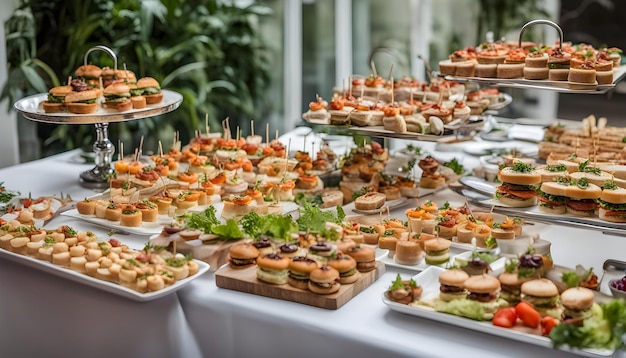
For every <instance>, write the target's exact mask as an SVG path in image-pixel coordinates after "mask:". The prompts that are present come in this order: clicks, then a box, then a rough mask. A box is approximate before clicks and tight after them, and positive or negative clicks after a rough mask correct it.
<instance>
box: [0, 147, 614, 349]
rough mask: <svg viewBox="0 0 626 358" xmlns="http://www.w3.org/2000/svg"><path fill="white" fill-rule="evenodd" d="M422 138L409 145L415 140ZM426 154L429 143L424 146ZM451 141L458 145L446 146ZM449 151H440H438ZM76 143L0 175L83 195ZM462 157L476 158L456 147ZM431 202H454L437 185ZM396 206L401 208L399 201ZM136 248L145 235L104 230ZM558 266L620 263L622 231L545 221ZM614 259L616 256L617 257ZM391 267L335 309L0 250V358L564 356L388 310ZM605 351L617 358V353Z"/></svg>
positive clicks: (14, 185) (13, 183)
mask: <svg viewBox="0 0 626 358" xmlns="http://www.w3.org/2000/svg"><path fill="white" fill-rule="evenodd" d="M422 144H423V143H420V145H422ZM424 145H426V146H430V147H429V148H428V150H430V151H434V150H435V149H436V148H435V145H434V144H432V143H426V144H424ZM458 145H462V144H458ZM449 149H450V152H448V153H442V155H450V153H452V152H453V149H454V148H453V147H450V148H449ZM79 158H80V157H79V155H78V151H70V152H67V153H63V154H60V155H55V156H51V157H49V158H46V159H43V160H38V161H35V162H31V163H26V164H21V165H17V166H13V167H8V168H4V169H0V182H4V185H5V187H7V188H9V189H11V190H19V191H21V193H22V195H28V193H30V194H31V196H32V197H38V196H42V195H53V194H57V195H59V194H60V193H61V191H62V192H63V194H64V195H65V194H70V195H71V196H72V198H73V199H74V200H81V199H82V198H83V197H86V196H90V195H93V194H95V192H94V191H92V190H89V189H85V188H83V187H81V186H80V185H79V183H78V174H79V173H80V172H82V171H84V170H87V169H90V166H91V165H90V164H82V163H80V159H79ZM463 163H464V164H466V165H475V164H476V158H472V157H471V156H468V155H464V156H463ZM431 199H433V200H436V201H437V202H439V201H441V202H443V201H445V200H450V202H451V203H453V204H454V203H463V202H464V199H463V198H462V197H460V196H458V195H457V194H455V193H453V192H451V191H449V190H445V191H443V192H441V193H438V194H436V196H435V197H431ZM403 210H404V209H403ZM70 222H71V225H72V227H74V228H75V229H77V230H91V231H94V232H96V233H97V234H99V235H106V229H104V228H100V227H97V226H94V225H92V224H89V223H83V222H76V221H72V219H70V218H68V217H64V216H59V217H57V218H55V219H53V221H51V222H50V224H49V225H48V226H49V227H57V226H59V225H61V224H64V223H70ZM114 237H116V238H118V239H119V240H120V241H122V242H124V243H127V244H128V245H129V246H131V247H136V248H140V247H141V246H143V244H144V243H145V242H146V241H147V240H148V238H147V237H141V236H133V235H119V236H114ZM541 238H543V239H546V240H549V241H551V242H552V256H553V258H554V261H555V262H556V263H558V264H559V265H563V266H568V267H574V266H575V265H576V264H582V265H584V266H586V267H594V268H595V269H596V272H598V273H601V267H602V263H603V262H604V260H606V259H608V258H615V259H624V257H623V253H624V252H626V238H624V237H619V236H613V235H604V234H602V233H600V232H598V231H589V230H582V229H576V228H571V227H563V226H554V225H552V226H546V229H545V230H544V231H542V233H541ZM619 255H622V256H621V257H619ZM397 273H401V274H402V276H403V277H410V276H412V275H414V274H415V273H411V272H408V271H407V272H405V271H403V270H399V269H395V268H391V267H387V268H386V272H385V273H384V274H383V275H382V277H381V278H380V279H378V280H377V281H376V282H375V283H374V284H372V285H371V286H370V287H369V288H367V289H366V290H365V291H363V292H362V293H360V294H359V295H357V296H356V297H355V298H353V299H352V300H351V301H349V302H348V303H347V304H346V305H344V306H343V307H341V308H340V309H337V310H325V309H320V308H316V307H311V306H306V305H302V304H298V303H293V302H287V301H282V300H278V299H271V298H266V297H262V296H256V295H251V294H246V293H241V292H237V291H231V290H227V289H222V288H218V287H217V286H216V285H215V277H214V274H213V273H206V274H204V275H203V276H201V277H199V278H197V279H196V280H194V281H193V282H191V283H190V284H188V285H187V286H185V287H183V288H182V289H180V290H179V291H177V293H176V294H171V295H168V296H165V297H163V298H160V299H156V300H154V301H150V302H134V301H131V300H128V299H126V298H122V297H118V296H116V295H113V294H110V293H107V292H104V291H100V290H97V289H94V288H91V287H88V286H84V285H82V284H79V283H76V282H72V281H69V280H66V279H63V278H58V277H56V276H54V275H51V274H49V273H46V272H42V271H39V270H36V269H33V268H29V267H26V266H25V265H22V264H20V263H15V262H11V261H9V260H6V259H4V258H0V356H2V357H18V356H20V357H33V356H59V357H61V356H63V357H84V356H90V357H111V356H135V357H201V356H202V357H209V356H211V357H243V356H261V357H264V356H268V355H270V354H271V355H272V356H278V357H283V356H284V357H287V356H294V355H295V356H298V357H320V356H340V355H344V356H366V357H370V356H385V357H409V356H410V357H417V356H419V357H453V356H467V357H483V358H486V357H501V356H508V357H528V356H536V357H542V356H551V357H566V356H571V355H572V354H571V353H568V352H563V351H555V350H552V349H550V348H545V347H539V346H535V345H531V344H527V343H521V342H517V341H513V340H509V339H505V338H500V337H496V336H492V335H488V334H484V333H480V332H475V331H472V330H469V329H464V328H458V327H454V326H450V325H447V324H444V323H438V322H434V321H430V320H425V319H420V318H417V317H413V316H408V315H404V314H401V313H397V312H394V311H391V310H390V309H389V308H388V307H386V306H385V304H384V303H383V302H382V294H383V292H384V291H385V290H386V288H387V287H388V286H389V285H390V283H391V281H393V280H394V278H395V277H396V275H397ZM615 356H618V357H626V351H620V352H618V353H617V354H615Z"/></svg>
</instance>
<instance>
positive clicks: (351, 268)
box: [326, 253, 361, 285]
mask: <svg viewBox="0 0 626 358" xmlns="http://www.w3.org/2000/svg"><path fill="white" fill-rule="evenodd" d="M326 264H327V265H328V266H330V267H332V268H334V269H335V270H337V271H338V272H339V283H340V284H342V285H345V284H349V283H355V282H356V281H357V280H358V279H359V277H361V273H360V272H359V271H358V270H357V269H356V266H357V263H356V260H355V259H354V258H352V256H349V255H345V254H341V253H340V254H338V255H337V256H335V257H333V258H332V259H330V260H328V262H327V263H326Z"/></svg>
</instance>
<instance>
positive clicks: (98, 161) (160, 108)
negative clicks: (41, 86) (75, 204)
mask: <svg viewBox="0 0 626 358" xmlns="http://www.w3.org/2000/svg"><path fill="white" fill-rule="evenodd" d="M98 50H100V51H104V52H106V53H108V54H109V55H110V56H111V57H112V58H113V62H114V67H115V69H117V56H116V55H115V53H114V52H113V50H111V49H110V48H108V47H106V46H102V45H98V46H94V47H92V48H90V49H89V50H88V51H87V52H86V53H85V60H84V62H85V64H87V63H88V61H87V60H88V56H89V54H90V53H91V52H93V51H98ZM161 92H162V93H163V100H162V101H161V102H160V103H157V104H149V105H147V106H146V107H145V108H141V109H130V110H128V111H124V112H119V111H117V110H114V109H108V108H103V107H102V106H101V105H99V106H98V110H97V111H96V112H95V113H91V114H74V113H69V112H60V113H46V112H45V111H44V110H43V106H42V103H43V102H44V101H46V100H47V99H48V94H47V93H40V94H36V95H32V96H28V97H25V98H22V99H20V100H19V101H17V102H15V104H14V108H15V109H16V110H17V111H18V112H20V113H21V114H22V115H23V116H24V117H26V118H28V119H30V120H33V121H38V122H46V123H56V124H93V125H94V126H95V129H96V140H95V142H94V144H93V147H92V148H93V151H94V154H95V158H94V162H95V167H94V168H92V169H90V170H87V171H84V172H82V173H80V176H79V177H80V183H81V185H83V186H85V187H88V188H93V189H104V188H108V186H109V184H108V176H109V175H110V174H112V173H113V167H112V165H111V164H112V158H113V153H114V152H115V146H114V145H113V143H112V142H111V141H110V140H109V136H108V129H109V123H114V122H124V121H130V120H135V119H141V118H148V117H153V116H156V115H159V114H164V113H167V112H171V111H173V110H175V109H177V108H178V107H179V106H180V104H181V103H182V101H183V96H182V95H181V94H179V93H177V92H174V91H169V90H162V91H161Z"/></svg>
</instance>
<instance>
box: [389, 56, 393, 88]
mask: <svg viewBox="0 0 626 358" xmlns="http://www.w3.org/2000/svg"><path fill="white" fill-rule="evenodd" d="M392 75H393V63H392V64H391V68H389V76H388V77H389V78H391V89H392V90H393V77H391V76H392Z"/></svg>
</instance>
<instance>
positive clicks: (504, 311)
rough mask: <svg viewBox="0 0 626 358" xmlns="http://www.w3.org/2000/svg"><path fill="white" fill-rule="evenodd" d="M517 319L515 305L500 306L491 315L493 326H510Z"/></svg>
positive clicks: (513, 324)
mask: <svg viewBox="0 0 626 358" xmlns="http://www.w3.org/2000/svg"><path fill="white" fill-rule="evenodd" d="M515 321H517V313H515V307H505V308H500V309H499V310H498V311H497V312H496V314H495V315H494V316H493V320H492V323H493V324H494V326H498V327H504V328H511V327H513V326H515Z"/></svg>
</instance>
